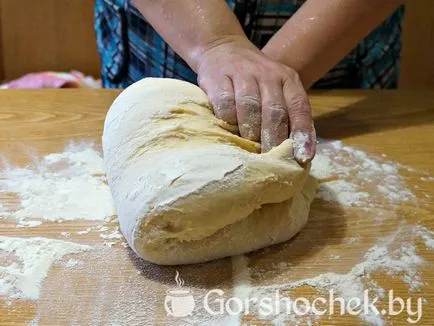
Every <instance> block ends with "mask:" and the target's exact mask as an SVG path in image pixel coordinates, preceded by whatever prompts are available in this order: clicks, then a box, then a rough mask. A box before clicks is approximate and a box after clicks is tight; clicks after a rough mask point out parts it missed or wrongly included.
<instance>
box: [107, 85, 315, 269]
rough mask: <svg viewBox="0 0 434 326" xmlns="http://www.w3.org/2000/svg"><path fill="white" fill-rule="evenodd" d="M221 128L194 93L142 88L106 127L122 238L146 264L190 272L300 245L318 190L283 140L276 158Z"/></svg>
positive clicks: (117, 107) (127, 93) (119, 103)
mask: <svg viewBox="0 0 434 326" xmlns="http://www.w3.org/2000/svg"><path fill="white" fill-rule="evenodd" d="M235 132H236V127H234V126H231V125H228V124H226V123H225V122H223V121H221V120H219V119H217V118H216V117H215V116H214V115H213V113H212V110H211V108H210V105H209V102H208V98H207V96H206V94H205V93H204V92H203V91H202V90H201V89H200V88H199V87H197V86H195V85H193V84H190V83H187V82H183V81H179V80H175V79H163V78H145V79H143V80H141V81H139V82H136V83H135V84H133V85H131V86H130V87H128V88H127V89H126V90H124V91H123V92H122V93H121V94H120V95H119V96H118V97H117V98H116V100H115V101H114V102H113V104H112V106H111V107H110V110H109V111H108V113H107V117H106V120H105V125H104V133H103V151H104V161H105V165H106V170H107V178H108V183H109V186H110V189H111V192H112V195H113V199H114V202H115V206H116V211H117V214H118V217H119V223H120V226H121V230H122V233H123V234H124V236H125V238H126V240H127V241H128V243H129V245H130V247H131V248H132V249H133V250H134V251H135V252H136V253H137V254H138V255H139V256H141V257H143V258H144V259H146V260H148V261H151V262H154V263H157V264H162V265H175V264H191V263H199V262H204V261H209V260H213V259H218V258H222V257H226V256H231V255H237V254H242V253H246V252H249V251H252V250H256V249H259V248H263V247H266V246H269V245H272V244H275V243H280V242H283V241H286V240H288V239H290V238H291V237H293V236H294V235H295V234H296V233H297V232H298V231H299V230H300V229H301V228H302V227H303V226H304V224H305V223H306V221H307V216H308V212H309V206H310V203H311V201H312V200H313V197H314V195H315V189H316V181H315V180H314V179H313V178H312V177H310V176H309V167H306V168H302V167H300V166H299V165H298V164H297V163H296V162H295V161H294V159H293V156H292V141H291V140H286V141H285V142H283V143H282V144H281V145H279V146H277V147H276V148H274V149H272V150H271V151H270V152H269V153H266V154H260V145H259V144H257V143H255V142H252V141H249V140H246V139H243V138H241V137H239V136H237V135H236V133H235Z"/></svg>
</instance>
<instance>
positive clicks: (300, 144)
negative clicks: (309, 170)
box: [292, 131, 314, 164]
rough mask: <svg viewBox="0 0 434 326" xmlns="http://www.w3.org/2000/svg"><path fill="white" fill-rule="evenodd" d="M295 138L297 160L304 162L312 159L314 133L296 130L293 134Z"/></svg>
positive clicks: (295, 156)
mask: <svg viewBox="0 0 434 326" xmlns="http://www.w3.org/2000/svg"><path fill="white" fill-rule="evenodd" d="M292 139H293V140H294V158H295V160H296V161H297V162H299V163H301V164H304V163H306V162H308V161H309V160H311V159H312V154H313V146H314V144H313V139H312V134H311V133H309V132H305V131H296V132H294V134H293V135H292Z"/></svg>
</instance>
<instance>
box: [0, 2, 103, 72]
mask: <svg viewBox="0 0 434 326" xmlns="http://www.w3.org/2000/svg"><path fill="white" fill-rule="evenodd" d="M0 2H1V4H0V7H2V11H1V16H0V22H1V25H2V27H1V28H0V30H1V32H2V37H1V38H2V39H3V46H2V48H3V49H2V50H3V51H2V58H3V60H2V62H3V70H4V78H5V79H7V80H10V79H13V78H17V77H20V76H21V75H23V74H26V73H29V72H37V71H41V70H55V71H70V70H72V69H75V70H80V71H82V72H84V73H86V74H91V75H93V76H95V77H97V76H99V75H100V72H99V57H98V53H97V49H96V41H95V33H94V29H93V4H94V1H90V0H61V1H58V0H38V1H31V2H30V3H29V1H26V0H14V1H10V0H1V1H0Z"/></svg>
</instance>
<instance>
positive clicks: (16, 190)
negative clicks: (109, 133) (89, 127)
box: [0, 144, 115, 226]
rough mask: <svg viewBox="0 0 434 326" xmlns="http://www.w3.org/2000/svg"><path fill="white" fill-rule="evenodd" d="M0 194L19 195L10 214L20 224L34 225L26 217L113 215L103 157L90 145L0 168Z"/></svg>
mask: <svg viewBox="0 0 434 326" xmlns="http://www.w3.org/2000/svg"><path fill="white" fill-rule="evenodd" d="M1 193H12V194H15V195H16V196H17V197H18V199H19V208H18V209H17V210H15V211H12V212H10V214H9V215H10V216H12V217H14V218H16V219H18V220H19V221H20V224H21V225H22V226H35V224H29V222H28V221H27V220H29V219H42V220H49V221H68V220H77V219H83V220H104V219H105V218H107V217H110V216H112V215H115V210H114V205H113V201H112V198H111V193H110V190H109V188H108V186H107V183H106V178H105V174H104V164H103V159H102V156H101V154H100V153H99V152H98V151H96V150H95V149H94V148H93V146H92V145H90V144H70V145H69V146H67V147H66V149H65V151H64V152H62V153H53V154H48V155H46V156H44V157H43V158H41V159H35V160H34V163H33V164H32V166H28V167H14V166H10V165H7V166H6V169H4V170H3V171H0V194H1ZM26 223H28V224H27V225H26Z"/></svg>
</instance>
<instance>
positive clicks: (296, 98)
mask: <svg viewBox="0 0 434 326" xmlns="http://www.w3.org/2000/svg"><path fill="white" fill-rule="evenodd" d="M288 106H289V110H290V111H291V112H292V113H293V114H297V115H299V116H310V105H309V101H308V99H307V97H306V96H304V95H303V94H294V95H292V96H291V97H290V99H289V103H288Z"/></svg>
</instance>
